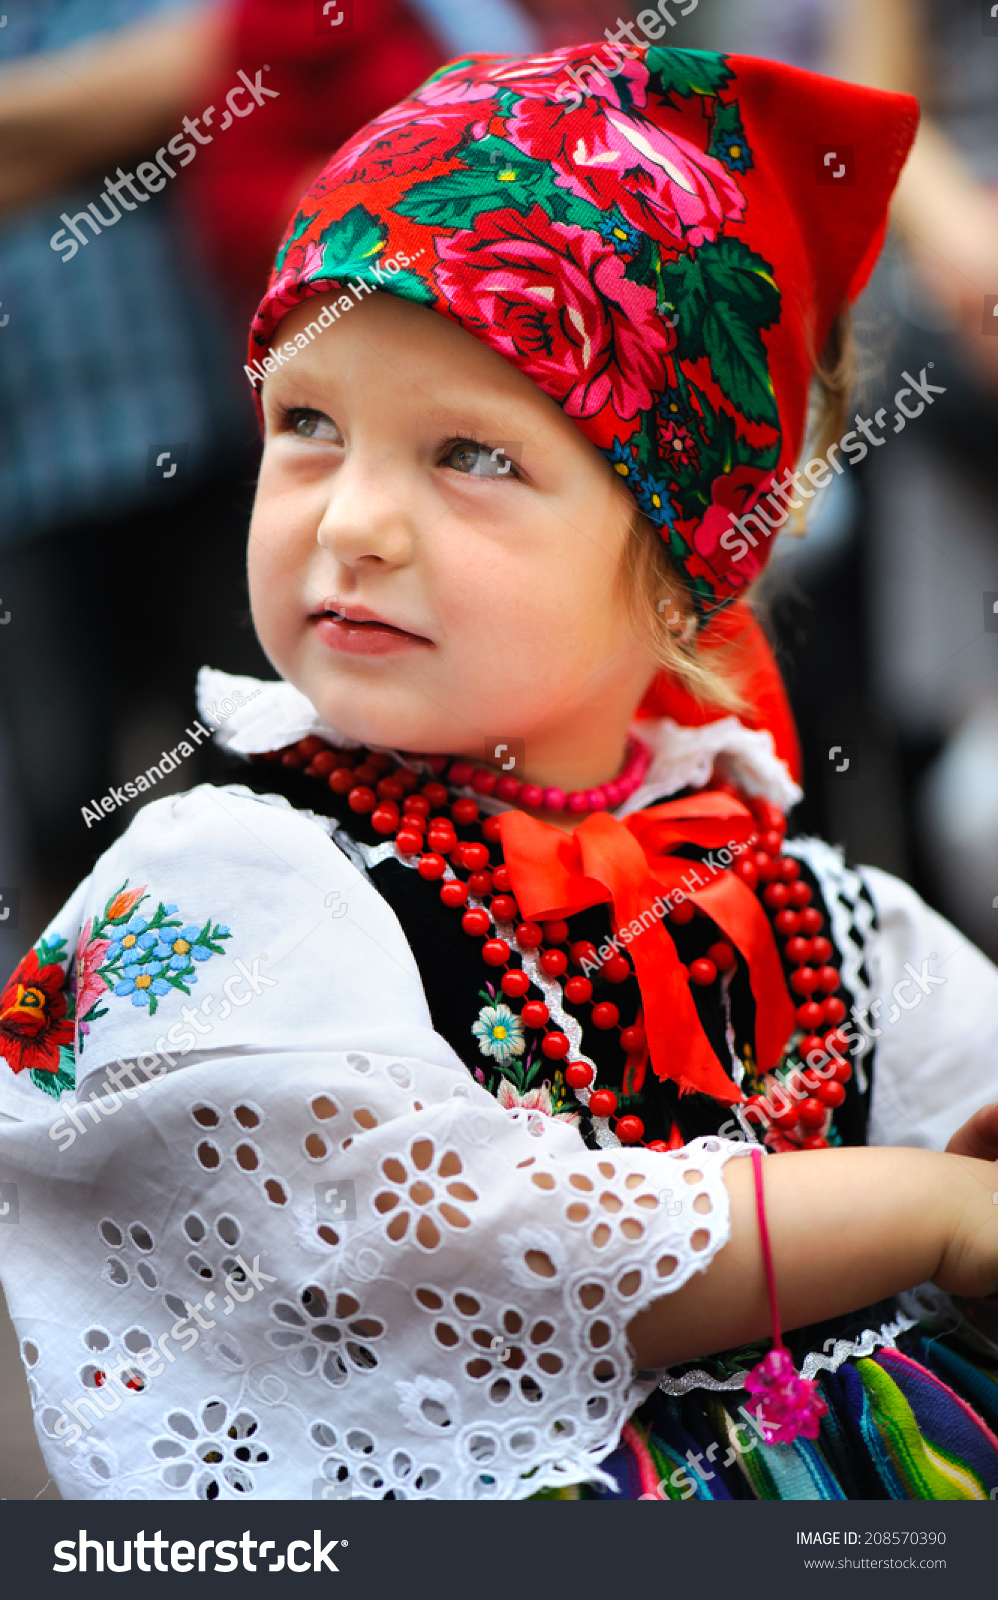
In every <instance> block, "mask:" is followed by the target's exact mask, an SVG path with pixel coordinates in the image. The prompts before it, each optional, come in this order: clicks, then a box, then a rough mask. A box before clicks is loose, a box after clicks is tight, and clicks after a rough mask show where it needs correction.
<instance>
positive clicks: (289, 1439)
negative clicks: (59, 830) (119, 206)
mask: <svg viewBox="0 0 998 1600" xmlns="http://www.w3.org/2000/svg"><path fill="white" fill-rule="evenodd" d="M589 54H590V52H588V51H582V52H577V51H562V52H560V53H558V54H556V55H552V56H548V57H544V58H536V59H529V60H523V61H506V60H501V59H499V58H495V57H476V58H471V59H468V60H463V61H460V62H457V63H455V64H453V65H451V66H449V67H446V68H444V69H443V70H442V71H441V72H440V73H438V74H436V76H435V77H434V78H433V79H431V80H430V82H429V83H428V84H426V85H425V86H424V87H423V89H422V90H420V92H419V93H418V94H417V95H416V96H415V97H414V99H413V100H412V101H409V102H407V103H405V104H403V105H401V106H399V107H396V108H394V109H393V110H391V111H389V112H387V113H385V114H384V115H383V116H381V117H379V118H377V119H376V121H375V122H373V123H372V124H370V126H368V127H367V128H365V129H364V130H362V131H361V132H360V133H359V134H357V135H356V137H355V138H353V139H352V140H351V141H350V142H349V143H348V144H347V145H346V146H345V147H344V148H343V149H342V150H341V151H340V152H339V153H338V154H337V155H336V156H335V157H334V158H333V160H332V161H331V163H330V165H329V166H328V167H327V168H326V170H325V172H323V173H322V175H321V176H320V177H319V178H318V179H317V180H316V182H315V183H314V185H313V187H312V189H311V190H310V191H309V193H308V194H307V195H306V196H305V198H304V199H303V201H302V202H301V206H300V208H299V210H298V213H297V215H296V216H295V218H294V220H293V222H292V224H291V227H290V229H289V232H288V234H287V237H286V239H285V242H284V244H283V245H282V247H281V251H280V253H279V256H278V262H277V267H276V271H275V275H274V277H273V279H272V281H271V285H270V287H269V289H268V291H267V294H266V295H265V297H264V300H263V302H262V304H261V306H260V309H259V312H258V314H257V318H256V321H255V323H254V329H253V336H252V345H251V360H250V363H249V364H248V368H247V370H248V371H249V373H250V374H251V377H252V381H253V382H254V385H255V386H258V387H259V396H260V401H261V409H262V414H263V418H264V422H265V429H266V448H265V451H264V459H263V465H262V469H261V474H260V485H259V493H258V497H257V502H256V508H255V511H254V516H253V523H252V528H251V533H250V551H249V569H250V585H251V593H252V603H253V613H254V618H255V622H256V627H257V630H258V632H259V636H260V639H261V641H262V643H263V646H264V648H265V649H266V651H267V653H268V655H269V657H270V659H271V661H272V662H273V664H274V666H275V668H276V669H277V672H278V673H279V674H280V679H281V681H280V682H276V683H269V684H265V685H262V686H261V685H259V684H256V683H253V682H251V681H248V680H245V679H239V680H235V679H231V678H228V677H227V676H226V675H225V674H223V673H219V672H213V671H208V670H206V671H205V673H204V674H203V676H202V682H201V685H200V714H201V716H202V718H204V719H205V720H207V719H208V718H209V717H211V718H213V719H214V721H215V723H216V724H217V725H218V726H219V730H220V731H219V732H218V734H217V735H216V737H217V738H218V739H219V741H220V743H221V744H223V745H225V746H227V747H228V749H229V751H230V752H232V754H233V755H234V756H238V757H239V758H241V766H240V770H239V771H238V772H237V773H236V774H235V776H234V781H233V782H232V783H230V784H227V785H223V786H219V787H213V786H208V785H202V786H200V787H198V788H195V789H193V790H191V791H190V792H188V793H186V794H183V795H179V796H176V797H170V798H166V799H162V800H157V801H153V802H152V803H151V804H150V805H148V806H147V807H146V808H145V809H144V810H143V811H141V812H140V814H139V815H138V816H137V817H136V819H135V820H134V822H133V823H132V826H131V827H130V828H129V830H128V831H127V832H126V833H125V835H124V836H123V837H122V838H121V839H120V840H118V841H117V842H116V843H115V844H114V845H113V846H112V847H111V848H110V849H109V850H108V851H107V853H106V854H105V855H104V856H102V857H101V859H100V860H99V861H98V863H97V865H96V867H95V869H94V872H93V874H92V876H91V878H90V879H88V881H87V882H85V883H84V884H82V885H81V886H80V888H79V889H78V890H77V892H76V894H75V895H74V896H73V898H72V899H71V901H70V902H69V904H68V905H67V906H66V907H65V908H64V910H63V911H62V912H61V913H60V915H59V916H58V917H57V918H56V919H55V921H54V923H53V924H52V925H51V927H50V928H49V929H48V930H47V931H46V933H45V934H44V936H43V937H42V938H41V939H40V940H39V942H38V944H37V945H36V946H35V948H34V949H33V950H32V951H31V952H30V953H29V955H28V956H27V957H26V959H25V961H24V962H23V963H22V965H21V967H20V968H19V970H18V971H17V973H15V975H14V977H13V978H12V979H11V982H10V984H9V985H8V987H7V989H6V990H5V991H4V994H3V996H2V1000H0V1053H2V1055H3V1057H4V1059H5V1061H6V1069H5V1070H4V1071H3V1075H2V1085H0V1086H2V1092H3V1099H2V1103H0V1109H2V1113H3V1116H4V1119H5V1120H4V1121H3V1123H2V1124H0V1162H2V1166H0V1176H2V1179H3V1189H2V1194H3V1197H4V1200H5V1202H6V1203H7V1204H8V1205H9V1206H10V1207H12V1208H14V1215H13V1220H15V1222H16V1225H15V1226H11V1227H8V1228H4V1229H0V1238H2V1242H3V1245H4V1255H3V1266H4V1274H5V1286H6V1291H7V1295H8V1300H9V1304H10V1309H11V1314H12V1316H13V1318H14V1322H15V1325H16V1327H17V1330H18V1333H19V1336H20V1339H21V1348H22V1352H23V1357H24V1362H25V1365H26V1368H27V1371H28V1381H29V1385H30V1387H31V1392H32V1399H33V1402H34V1405H35V1414H36V1418H37V1424H38V1430H39V1437H40V1439H41V1441H42V1446H43V1449H44V1451H45V1454H46V1459H47V1462H48V1464H49V1469H50V1471H51V1472H52V1474H53V1476H54V1477H55V1479H56V1481H57V1483H58V1485H59V1487H60V1489H61V1491H62V1493H63V1494H64V1495H66V1496H69V1497H73V1498H87V1497H96V1498H101V1497H105V1498H121V1497H148V1496H151V1497H160V1498H162V1497H169V1496H175V1497H181V1498H194V1497H200V1498H207V1499H214V1498H216V1497H219V1496H221V1497H227V1496H238V1495H243V1496H249V1497H254V1496H255V1497H258V1498H263V1499H268V1498H307V1497H310V1496H313V1495H317V1496H320V1497H321V1496H329V1497H334V1498H335V1497H346V1496H351V1497H359V1498H369V1499H379V1498H382V1499H383V1498H420V1497H429V1498H443V1499H476V1498H482V1497H486V1498H488V1497H491V1498H500V1499H501V1498H506V1499H522V1498H526V1497H528V1496H531V1495H535V1494H537V1493H539V1492H544V1493H547V1494H560V1495H563V1496H569V1497H576V1496H579V1495H599V1496H609V1497H611V1498H612V1497H624V1498H635V1497H638V1496H642V1495H644V1496H652V1497H655V1498H670V1499H688V1498H690V1497H693V1496H696V1497H699V1498H703V1499H717V1498H729V1497H734V1498H750V1497H753V1496H754V1497H760V1498H774V1497H775V1498H789V1499H825V1498H828V1499H840V1498H898V1499H905V1498H927V1499H936V1498H940V1499H949V1498H956V1499H961V1498H969V1499H980V1498H987V1497H988V1495H989V1493H992V1492H993V1489H994V1487H995V1486H998V1439H996V1437H995V1434H994V1433H993V1432H992V1431H991V1430H992V1428H993V1427H995V1426H996V1425H998V1370H996V1364H995V1363H996V1357H998V1347H996V1346H995V1345H994V1344H993V1343H991V1342H990V1341H989V1339H988V1336H987V1333H986V1331H984V1324H983V1320H982V1319H983V1316H984V1314H985V1312H984V1308H983V1307H982V1306H981V1305H980V1304H978V1305H976V1306H975V1305H974V1304H973V1302H970V1303H968V1304H967V1313H968V1314H967V1315H966V1316H965V1315H964V1314H963V1312H962V1311H961V1310H960V1309H958V1306H957V1303H956V1302H954V1301H953V1300H952V1299H950V1298H949V1296H950V1294H951V1293H952V1294H956V1295H958V1296H968V1297H986V1296H988V1295H990V1294H992V1293H993V1292H994V1291H995V1290H996V1289H998V1209H996V1207H995V1206H994V1205H993V1203H992V1202H993V1196H994V1192H995V1190H996V1187H998V1175H996V1173H995V1169H994V1166H993V1165H992V1162H993V1159H994V1157H995V1155H998V1118H996V1117H995V1115H994V1114H993V1111H994V1108H992V1110H991V1111H988V1110H984V1111H982V1112H979V1108H980V1107H982V1106H983V1105H984V1103H985V1102H986V1101H987V1099H988V1096H989V1094H990V1093H992V1092H993V1083H994V1076H995V1068H994V1065H993V1062H994V1059H995V1056H994V1051H995V1045H996V1042H998V1036H996V1023H995V1017H996V1014H998V1008H996V1005H995V1001H996V999H998V974H996V972H995V970H994V969H993V968H992V967H991V966H990V965H989V964H988V963H987V962H986V961H985V960H984V958H983V957H982V956H981V955H980V954H978V953H977V952H975V951H974V950H973V949H972V948H970V947H969V946H968V945H967V944H966V942H965V941H964V940H963V939H962V938H961V937H960V935H959V934H957V933H956V932H955V931H954V929H952V928H951V927H949V926H948V925H947V924H946V923H944V922H943V921H942V920H941V919H940V918H938V917H937V916H935V915H934V914H933V913H932V912H930V911H929V910H928V909H927V908H926V907H925V906H923V905H922V904H921V903H920V902H919V901H918V900H917V898H916V897H915V896H914V895H913V894H912V893H911V892H910V891H909V890H908V889H906V888H905V887H904V885H902V884H900V883H898V882H896V881H895V880H893V879H891V878H889V877H887V876H885V875H884V874H882V873H879V872H876V871H872V870H866V871H864V872H862V873H860V872H857V871H854V870H853V869H851V868H849V867H847V866H846V865H845V864H844V863H843V861H842V860H841V858H840V856H839V855H838V853H837V852H835V851H834V850H832V849H830V848H829V847H827V846H825V845H823V844H821V843H820V842H817V841H814V840H807V839H795V840H793V841H788V839H787V838H786V820H785V819H786V813H787V812H788V811H789V810H790V809H791V808H792V806H793V804H794V803H795V801H796V800H797V799H798V798H799V795H800V790H799V788H798V787H797V784H796V782H795V779H794V776H793V773H792V770H791V769H792V767H793V764H794V753H793V744H792V734H791V731H790V728H789V723H788V718H787V713H786V708H785V705H784V703H783V701H782V699H781V697H780V691H779V688H778V681H777V678H776V674H775V669H774V667H773V664H772V662H771V660H770V659H769V658H768V656H767V654H766V650H765V646H764V645H763V643H762V641H761V635H759V634H758V632H757V631H755V628H754V624H752V623H751V622H750V619H749V618H748V614H747V613H746V612H745V610H744V607H743V605H742V603H741V600H740V596H741V595H742V592H743V590H744V589H745V587H746V585H747V583H748V581H749V580H750V579H751V578H753V577H754V576H755V575H756V573H757V572H758V571H759V569H760V568H761V566H762V564H763V562H764V561H765V558H766V554H767V549H768V546H767V543H766V532H767V530H771V529H772V528H773V527H777V526H779V524H780V522H781V520H782V516H781V514H780V507H781V504H782V502H781V500H780V498H779V493H780V492H782V494H783V497H784V499H785V500H789V501H790V502H791V503H795V502H796V503H800V502H799V501H798V500H797V496H796V495H795V492H794V486H796V487H798V488H800V489H801V491H802V494H803V495H805V496H806V495H808V494H809V493H810V490H809V487H808V485H809V484H813V483H814V482H816V481H818V480H820V479H821V476H822V474H821V471H819V470H817V468H820V467H821V462H820V461H817V458H816V460H815V461H812V462H809V465H808V471H807V473H806V474H805V475H801V474H798V476H797V477H796V478H795V477H794V476H793V468H794V466H795V463H796V461H797V459H798V455H799V452H800V450H801V447H802V443H803V435H804V423H805V411H806V405H807V396H808V387H809V383H810V380H811V377H812V374H813V371H814V369H815V365H816V359H817V357H818V356H819V355H820V354H821V352H822V351H823V350H824V349H825V348H826V345H827V344H828V341H829V337H830V334H831V330H832V329H833V325H834V324H835V322H836V319H837V317H838V314H839V313H840V311H841V309H842V307H843V306H844V304H845V303H846V302H847V300H848V299H849V298H850V296H852V295H855V294H856V293H857V292H858V290H859V288H860V287H861V286H862V284H863V282H864V281H865V277H866V275H867V273H868V272H869V269H870V267H871V265H872V262H873V259H874V257H875V255H876V251H877V246H878V242H879V239H880V237H881V235H882V231H883V226H884V220H885V215H886V208H887V203H888V199H889V195H890V192H891V189H892V186H893V184H894V181H895V179H896V177H897V173H898V170H899V168H900V165H901V163H902V161H903V159H904V155H905V152H906V151H907V149H908V146H909V144H910V142H911V139H912V137H913V132H914V125H915V110H914V106H913V103H912V102H910V101H908V100H906V99H903V98H899V97H896V96H889V95H882V94H876V93H872V92H869V91H865V90H861V89H855V88H850V87H847V86H845V85H842V84H837V83H833V82H830V81H827V80H824V79H820V78H816V77H812V76H809V75H806V74H803V73H799V72H796V71H792V70H789V69H786V68H782V67H778V66H774V65H773V64H771V63H768V62H763V61H753V60H749V59H740V58H725V57H721V56H714V55H708V54H703V53H697V52H692V53H684V52H680V51H672V50H663V49H658V48H654V47H651V48H645V47H642V48H641V49H633V50H632V49H630V48H628V47H624V46H621V47H620V58H619V60H616V64H615V65H614V61H611V63H610V66H611V67H612V68H613V70H612V71H611V70H608V71H607V73H606V74H605V75H599V74H596V73H595V69H594V68H593V67H592V65H591V63H590V62H589V61H588V57H589ZM829 152H831V153H832V154H833V161H832V162H831V163H829V162H828V161H826V159H825V158H826V156H827V155H828V154H829ZM840 167H841V168H843V173H842V174H840V175H839V176H836V174H838V173H839V168H840ZM826 381H828V382H831V380H830V379H829V380H826ZM906 381H910V382H922V383H924V382H925V375H924V374H923V375H921V377H920V378H919V379H917V380H916V379H911V380H906ZM911 409H912V410H914V406H912V408H911ZM855 437H856V436H855V435H853V439H855ZM826 457H827V461H828V462H829V463H831V468H830V467H829V466H827V465H826V466H825V467H824V469H823V470H824V472H825V473H827V474H828V475H829V476H830V471H831V470H832V469H834V470H839V467H837V466H836V465H835V463H836V461H837V455H836V452H835V447H834V446H832V447H829V448H828V450H827V451H826ZM781 474H785V475H784V476H783V477H782V478H781ZM763 517H765V520H763ZM416 752H418V753H416ZM178 753H179V756H180V758H181V759H182V758H183V756H184V753H185V751H184V747H183V745H181V746H179V747H178V752H173V754H174V755H177V754H178ZM246 758H249V761H248V763H247V761H246ZM154 781H155V777H154V776H150V777H148V779H143V780H142V783H143V784H146V783H148V784H151V783H153V782H154ZM915 1009H918V1013H919V1014H918V1016H917V1017H914V1015H913V1013H914V1011H915ZM961 1124H965V1126H963V1127H961V1126H960V1125H961ZM947 1139H950V1140H951V1144H950V1151H951V1153H948V1154H943V1153H939V1152H940V1151H941V1148H942V1146H943V1145H944V1144H945V1143H946V1141H947ZM905 1146H907V1147H908V1148H905ZM912 1146H914V1147H916V1148H911V1147H912ZM919 1146H921V1147H922V1148H917V1147H919ZM762 1151H765V1152H766V1154H765V1159H764V1160H762V1161H760V1160H758V1159H757V1157H758V1154H759V1153H760V1152H762ZM745 1155H750V1156H751V1159H749V1160H745V1159H735V1158H736V1157H739V1156H745ZM763 1180H764V1182H763ZM770 1256H771V1258H772V1262H773V1263H774V1265H775V1298H774V1297H773V1295H772V1294H770V1293H769V1292H767V1269H768V1261H769V1257H770ZM929 1280H931V1282H932V1284H933V1285H934V1286H935V1287H926V1288H923V1290H922V1292H921V1295H920V1296H919V1297H918V1299H917V1301H916V1300H912V1299H910V1298H909V1299H908V1300H906V1301H905V1302H904V1304H903V1305H902V1304H899V1302H898V1300H897V1299H896V1298H895V1296H896V1295H897V1294H898V1293H899V1292H900V1291H905V1290H911V1289H912V1287H913V1286H917V1285H926V1284H928V1281H929ZM970 1313H973V1315H971V1314H970ZM774 1314H775V1315H778V1316H779V1318H780V1319H782V1323H783V1325H784V1326H785V1327H787V1328H789V1329H792V1330H794V1332H793V1333H792V1334H791V1335H790V1339H789V1353H788V1349H787V1347H785V1346H783V1345H782V1344H781V1343H780V1339H779V1333H778V1329H777V1328H776V1327H775V1326H774V1321H773V1318H774ZM772 1334H775V1335H776V1348H775V1350H774V1351H773V1352H771V1354H770V1356H769V1357H767V1358H766V1359H765V1360H764V1361H762V1358H763V1357H764V1356H765V1352H766V1349H767V1344H768V1341H769V1339H770V1336H771V1335H772ZM760 1362H762V1364H761V1365H760Z"/></svg>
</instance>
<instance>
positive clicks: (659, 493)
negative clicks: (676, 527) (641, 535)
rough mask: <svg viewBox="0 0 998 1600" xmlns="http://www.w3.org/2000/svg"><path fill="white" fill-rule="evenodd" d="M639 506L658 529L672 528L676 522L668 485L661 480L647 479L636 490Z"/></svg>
mask: <svg viewBox="0 0 998 1600" xmlns="http://www.w3.org/2000/svg"><path fill="white" fill-rule="evenodd" d="M634 492H635V494H636V496H637V502H638V505H639V506H640V507H641V509H642V511H643V512H644V514H645V516H646V517H647V518H648V520H649V522H653V523H654V524H655V526H656V528H661V527H662V526H665V527H668V528H671V527H672V524H673V522H674V521H675V512H674V511H673V509H672V506H671V505H670V504H669V490H668V485H667V484H665V483H663V482H662V481H661V479H659V478H645V479H644V481H643V482H641V483H639V484H638V485H637V488H636V489H635V491H634Z"/></svg>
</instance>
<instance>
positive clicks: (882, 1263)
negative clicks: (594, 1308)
mask: <svg viewBox="0 0 998 1600" xmlns="http://www.w3.org/2000/svg"><path fill="white" fill-rule="evenodd" d="M762 1170H763V1178H764V1185H765V1198H766V1219H767V1223H768V1226H769V1234H770V1242H771V1245H772V1252H773V1262H774V1266H775V1272H776V1288H777V1296H778V1301H779V1307H780V1316H781V1319H782V1322H783V1325H784V1327H786V1328H796V1327H803V1326H804V1325H806V1324H807V1323H811V1322H819V1321H821V1320H823V1319H824V1318H826V1317H831V1316H836V1315H838V1314H839V1313H842V1312H846V1311H855V1310H857V1309H859V1308H860V1307H861V1306H864V1305H869V1304H870V1303H871V1302H872V1301H875V1300H881V1299H884V1298H886V1297H887V1296H888V1295H891V1294H894V1293H896V1292H898V1291H899V1290H902V1289H910V1288H912V1287H913V1286H914V1285H915V1284H918V1283H923V1282H924V1281H925V1280H926V1279H929V1278H932V1279H934V1280H935V1282H937V1283H938V1284H939V1286H940V1287H941V1288H943V1289H948V1290H952V1291H954V1292H956V1293H959V1294H965V1295H985V1294H990V1293H992V1292H993V1291H994V1290H995V1289H996V1288H998V1204H996V1203H994V1200H995V1197H996V1196H998V1170H996V1167H995V1166H994V1165H993V1164H992V1163H991V1162H988V1161H978V1160H973V1159H971V1158H970V1157H968V1156H957V1155H942V1154H939V1153H937V1152H935V1151H929V1150H906V1149H881V1150H876V1149H866V1148H859V1149H849V1150H815V1151H793V1152H790V1153H787V1154H785V1155H777V1156H767V1158H766V1160H765V1161H764V1163H763V1169H762ZM724 1182H725V1184H726V1186H727V1189H728V1194H729V1196H730V1199H731V1235H730V1238H729V1240H728V1243H727V1244H726V1245H725V1246H724V1247H723V1249H721V1250H720V1251H719V1252H718V1254H717V1255H716V1257H715V1258H714V1260H713V1261H712V1263H711V1265H710V1267H709V1268H708V1269H707V1271H706V1272H703V1273H698V1274H697V1275H696V1276H695V1277H693V1278H691V1279H690V1280H689V1282H688V1283H686V1284H685V1285H684V1287H683V1288H681V1289H678V1290H676V1291H675V1293H673V1294H670V1295H669V1296H668V1297H666V1298H663V1299H661V1300H656V1301H655V1302H654V1303H653V1304H652V1305H651V1306H649V1307H648V1308H647V1309H646V1310H644V1311H642V1312H640V1313H639V1315H638V1316H636V1317H635V1318H634V1319H633V1321H632V1322H631V1323H630V1324H629V1327H628V1336H629V1338H630V1341H631V1345H632V1348H633V1351H634V1355H635V1360H636V1364H637V1366H638V1367H639V1368H654V1367H661V1366H675V1365H677V1364H678V1363H679V1362H682V1361H690V1360H693V1359H696V1358H697V1357H700V1356H703V1355H706V1354H708V1353H709V1352H711V1351H716V1350H727V1349H731V1348H733V1347H734V1346H736V1345H740V1344H746V1343H748V1342H750V1341H753V1340H757V1339H765V1338H767V1337H768V1336H769V1334H770V1332H771V1324H770V1313H769V1305H768V1301H767V1298H766V1284H765V1277H764V1274H763V1266H762V1250H761V1245H760V1239H759V1228H758V1223H757V1218H756V1201H755V1188H754V1182H753V1174H752V1166H751V1163H750V1162H749V1161H747V1160H746V1161H730V1162H728V1163H727V1165H726V1166H725V1168H724Z"/></svg>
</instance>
